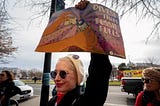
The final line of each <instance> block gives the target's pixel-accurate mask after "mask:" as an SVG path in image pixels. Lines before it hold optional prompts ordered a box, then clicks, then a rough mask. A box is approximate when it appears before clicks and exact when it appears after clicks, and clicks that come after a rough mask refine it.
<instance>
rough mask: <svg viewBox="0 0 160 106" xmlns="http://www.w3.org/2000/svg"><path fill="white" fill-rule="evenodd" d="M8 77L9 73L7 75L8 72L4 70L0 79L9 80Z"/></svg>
mask: <svg viewBox="0 0 160 106" xmlns="http://www.w3.org/2000/svg"><path fill="white" fill-rule="evenodd" d="M7 79H8V78H7V75H6V73H5V72H2V73H1V77H0V81H5V80H7Z"/></svg>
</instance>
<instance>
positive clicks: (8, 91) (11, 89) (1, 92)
mask: <svg viewBox="0 0 160 106" xmlns="http://www.w3.org/2000/svg"><path fill="white" fill-rule="evenodd" d="M20 92H21V90H20V89H19V88H18V87H16V86H15V84H14V82H13V81H9V80H6V81H3V82H1V83H0V98H2V97H3V96H4V97H5V99H4V100H3V101H1V103H2V106H9V105H10V98H11V97H12V96H14V95H16V94H18V93H20Z"/></svg>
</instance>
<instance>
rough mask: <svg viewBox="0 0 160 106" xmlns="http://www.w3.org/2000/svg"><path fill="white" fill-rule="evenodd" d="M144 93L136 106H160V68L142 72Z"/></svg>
mask: <svg viewBox="0 0 160 106" xmlns="http://www.w3.org/2000/svg"><path fill="white" fill-rule="evenodd" d="M142 76H143V78H142V80H143V82H144V91H141V92H140V93H139V94H138V96H137V98H136V102H135V106H160V67H151V68H146V69H144V70H143V72H142Z"/></svg>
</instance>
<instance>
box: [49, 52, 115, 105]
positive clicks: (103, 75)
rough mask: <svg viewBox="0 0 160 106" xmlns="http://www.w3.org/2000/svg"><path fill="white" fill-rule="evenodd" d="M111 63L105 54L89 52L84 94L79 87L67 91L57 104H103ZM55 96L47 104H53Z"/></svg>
mask: <svg viewBox="0 0 160 106" xmlns="http://www.w3.org/2000/svg"><path fill="white" fill-rule="evenodd" d="M111 70H112V65H111V63H110V61H109V58H108V56H107V55H103V54H95V53H91V61H90V65H89V70H88V72H89V77H88V78H87V81H86V88H85V92H84V94H80V93H79V87H77V88H75V89H73V90H72V91H70V92H68V93H67V94H66V95H64V97H63V98H62V100H61V101H60V103H59V104H58V105H57V106H103V104H104V102H105V100H106V97H107V93H108V84H109V76H110V73H111ZM56 99H57V97H56V96H54V97H53V98H52V99H50V101H49V103H48V106H54V105H55V102H56Z"/></svg>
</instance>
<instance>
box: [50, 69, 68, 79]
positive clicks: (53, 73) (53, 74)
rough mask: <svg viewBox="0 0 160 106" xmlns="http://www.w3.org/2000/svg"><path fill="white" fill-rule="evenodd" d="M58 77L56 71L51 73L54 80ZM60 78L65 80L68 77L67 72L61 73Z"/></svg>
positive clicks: (62, 71)
mask: <svg viewBox="0 0 160 106" xmlns="http://www.w3.org/2000/svg"><path fill="white" fill-rule="evenodd" d="M56 76H57V72H56V71H52V72H51V77H52V78H53V79H55V78H56ZM59 76H60V77H61V78H62V79H65V78H66V76H67V72H66V71H64V70H61V71H60V72H59Z"/></svg>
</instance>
